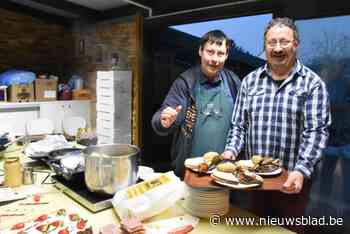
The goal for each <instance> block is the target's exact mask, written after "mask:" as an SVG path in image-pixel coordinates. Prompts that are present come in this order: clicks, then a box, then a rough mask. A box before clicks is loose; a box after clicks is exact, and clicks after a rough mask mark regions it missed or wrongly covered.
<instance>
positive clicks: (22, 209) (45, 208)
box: [0, 151, 292, 234]
mask: <svg viewBox="0 0 350 234" xmlns="http://www.w3.org/2000/svg"><path fill="white" fill-rule="evenodd" d="M16 152H17V154H18V155H20V156H21V161H22V162H23V163H24V164H25V163H31V160H30V159H27V158H26V157H25V156H24V155H22V154H21V151H16ZM6 156H7V155H6V154H5V157H6ZM12 156H13V153H12ZM3 161H4V160H3V158H0V168H2V165H3ZM17 189H18V190H22V189H40V190H41V191H42V192H43V193H42V197H41V201H43V202H48V204H42V205H32V206H31V205H27V206H24V205H21V203H22V204H23V203H25V202H33V197H32V196H29V197H28V198H27V199H26V200H20V201H16V202H12V203H10V204H6V205H0V214H4V213H6V212H7V213H8V212H9V211H12V212H13V211H16V212H19V213H23V214H24V216H17V217H0V233H2V232H1V229H4V228H6V227H10V226H11V225H13V224H15V223H17V222H20V221H25V220H31V219H33V218H35V217H37V216H39V215H41V214H45V213H51V212H55V211H57V210H58V209H60V208H65V209H66V210H67V211H68V212H77V213H79V214H81V215H82V216H83V217H85V218H87V219H88V220H89V223H90V224H91V225H92V227H93V230H94V233H98V230H99V229H100V228H101V227H102V226H104V225H107V224H110V223H115V224H118V223H119V218H118V216H117V214H116V212H115V211H114V209H113V208H110V209H107V210H104V211H101V212H98V213H92V212H90V211H88V210H87V209H85V208H84V207H82V206H81V205H79V204H78V203H76V202H75V201H74V200H72V199H71V198H69V197H68V196H66V195H65V194H63V193H62V192H60V191H59V190H57V189H56V188H55V187H54V186H53V185H30V186H27V187H26V186H21V187H19V188H17ZM182 203H183V201H179V202H178V203H177V204H176V205H175V206H173V207H171V208H169V209H168V210H166V211H164V212H163V213H161V214H159V215H157V216H155V217H153V218H152V219H150V220H147V222H145V223H149V222H153V221H158V220H163V219H168V218H171V217H176V216H180V215H184V214H186V212H185V210H184V209H183V208H182ZM226 217H254V215H253V214H251V213H248V212H247V211H245V210H243V209H240V208H239V207H237V206H235V205H231V206H230V211H229V213H228V214H227V215H226ZM242 232H243V233H244V232H246V233H257V234H263V233H266V234H267V233H269V234H270V233H292V232H290V231H289V230H287V229H284V228H281V227H278V226H248V225H238V226H237V225H234V226H233V225H232V226H230V225H225V224H223V223H221V224H218V225H216V226H212V225H211V224H210V223H209V220H208V219H200V222H199V224H198V225H197V226H196V227H195V229H194V230H193V231H192V232H191V233H194V234H195V233H230V234H232V233H242Z"/></svg>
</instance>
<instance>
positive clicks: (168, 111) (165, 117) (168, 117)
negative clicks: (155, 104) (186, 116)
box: [160, 106, 182, 128]
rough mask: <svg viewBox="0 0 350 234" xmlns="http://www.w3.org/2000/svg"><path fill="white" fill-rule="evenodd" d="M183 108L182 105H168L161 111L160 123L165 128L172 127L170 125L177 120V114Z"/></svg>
mask: <svg viewBox="0 0 350 234" xmlns="http://www.w3.org/2000/svg"><path fill="white" fill-rule="evenodd" d="M181 110H182V106H177V107H176V108H175V109H174V108H172V107H170V106H168V107H167V108H165V109H164V110H163V111H162V113H160V124H161V125H162V126H163V127H164V128H170V126H171V125H172V124H173V123H174V122H175V120H176V117H177V114H178V113H180V112H181Z"/></svg>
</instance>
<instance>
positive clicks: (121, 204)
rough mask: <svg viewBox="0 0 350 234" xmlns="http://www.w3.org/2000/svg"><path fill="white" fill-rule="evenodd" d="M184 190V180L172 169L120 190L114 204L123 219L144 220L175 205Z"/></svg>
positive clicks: (115, 196) (113, 201)
mask: <svg viewBox="0 0 350 234" xmlns="http://www.w3.org/2000/svg"><path fill="white" fill-rule="evenodd" d="M184 191H185V190H184V185H183V182H181V180H180V179H179V178H178V177H177V176H175V174H174V172H172V171H171V172H167V173H162V174H160V175H159V176H158V177H155V178H152V179H149V180H146V181H144V182H141V183H138V184H135V185H133V186H130V187H128V188H126V189H123V190H121V191H118V192H117V193H116V194H115V195H114V197H113V200H112V204H113V207H114V209H115V211H116V212H117V214H118V216H119V217H120V218H121V219H125V218H130V217H135V218H138V219H139V220H141V221H142V220H145V219H147V218H150V217H153V216H155V215H157V214H159V213H161V212H163V211H164V210H166V209H168V208H169V207H171V206H173V205H174V204H175V203H176V202H177V201H178V200H179V199H181V198H182V197H183V196H184Z"/></svg>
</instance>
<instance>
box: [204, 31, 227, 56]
mask: <svg viewBox="0 0 350 234" xmlns="http://www.w3.org/2000/svg"><path fill="white" fill-rule="evenodd" d="M207 42H210V43H215V44H217V45H219V46H221V45H222V43H223V42H225V43H226V48H227V53H228V52H229V51H230V48H231V46H233V45H234V42H233V40H231V39H230V38H228V37H227V36H226V34H225V33H224V32H223V31H221V30H212V31H209V32H207V33H206V34H204V35H203V36H202V38H201V40H200V44H199V46H200V47H199V48H200V49H201V50H203V48H204V45H205V44H206V43H207Z"/></svg>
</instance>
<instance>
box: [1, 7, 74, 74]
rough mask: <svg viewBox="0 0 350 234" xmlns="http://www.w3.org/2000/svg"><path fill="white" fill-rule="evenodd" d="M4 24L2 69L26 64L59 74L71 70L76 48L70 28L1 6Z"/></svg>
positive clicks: (2, 32)
mask: <svg viewBox="0 0 350 234" xmlns="http://www.w3.org/2000/svg"><path fill="white" fill-rule="evenodd" d="M0 28H1V30H0V72H2V71H4V70H5V69H8V68H23V69H29V70H32V71H34V72H48V73H51V74H56V75H59V76H62V75H65V74H67V73H69V71H67V70H68V69H67V68H69V60H70V59H69V57H70V56H72V52H71V51H74V48H72V47H74V40H73V37H72V33H71V32H70V29H69V28H67V27H65V26H62V25H59V24H56V23H53V22H48V21H47V20H43V19H39V18H35V17H32V16H30V15H26V14H21V13H19V12H13V11H9V10H5V9H0Z"/></svg>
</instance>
